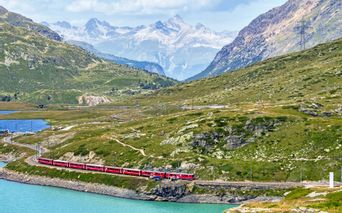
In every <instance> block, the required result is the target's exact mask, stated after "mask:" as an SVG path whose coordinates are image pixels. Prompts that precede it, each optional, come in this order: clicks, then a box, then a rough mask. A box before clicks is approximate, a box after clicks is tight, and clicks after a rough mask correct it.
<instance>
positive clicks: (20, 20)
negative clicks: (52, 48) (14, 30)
mask: <svg viewBox="0 0 342 213" xmlns="http://www.w3.org/2000/svg"><path fill="white" fill-rule="evenodd" d="M0 22H1V23H2V22H6V23H7V24H9V25H11V26H14V27H23V28H26V29H27V30H30V31H31V32H36V33H39V34H40V35H42V36H44V37H47V38H49V39H52V40H55V41H61V40H62V38H61V37H60V36H59V35H58V34H57V33H56V32H54V31H52V30H50V29H49V28H48V27H46V26H43V25H41V24H37V23H34V22H33V21H32V19H29V18H26V17H24V16H22V15H20V14H17V13H12V12H9V11H8V10H7V9H6V8H4V7H2V6H1V5H0Z"/></svg>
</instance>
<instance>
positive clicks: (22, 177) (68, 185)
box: [0, 168, 280, 205]
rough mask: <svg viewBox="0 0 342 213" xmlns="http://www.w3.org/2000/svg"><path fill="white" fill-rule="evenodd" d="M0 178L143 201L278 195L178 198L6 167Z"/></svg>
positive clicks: (225, 200) (228, 199)
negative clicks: (12, 169)
mask: <svg viewBox="0 0 342 213" xmlns="http://www.w3.org/2000/svg"><path fill="white" fill-rule="evenodd" d="M0 179H4V180H7V181H13V182H18V183H24V184H30V185H39V186H50V187H58V188H64V189H69V190H75V191H80V192H88V193H95V194H101V195H107V196H112V197H119V198H125V199H132V200H143V201H166V202H179V203H202V204H233V205H234V204H236V205H238V204H242V203H245V202H249V201H251V200H254V201H255V200H259V201H274V200H279V199H280V198H278V197H257V198H255V197H254V198H250V199H242V200H241V199H239V198H236V197H220V196H216V195H210V194H190V195H185V196H183V197H180V198H169V197H160V196H157V195H153V194H147V193H141V192H137V191H134V190H130V189H124V188H119V187H114V186H107V185H104V184H97V183H86V182H81V181H71V180H63V179H59V178H48V177H43V176H34V175H27V174H23V173H18V172H15V171H11V170H8V169H6V168H0Z"/></svg>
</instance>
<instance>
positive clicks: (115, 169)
mask: <svg viewBox="0 0 342 213" xmlns="http://www.w3.org/2000/svg"><path fill="white" fill-rule="evenodd" d="M105 172H107V173H113V174H122V168H121V167H112V166H106V167H105Z"/></svg>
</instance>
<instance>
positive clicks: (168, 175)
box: [38, 158, 195, 180]
mask: <svg viewBox="0 0 342 213" xmlns="http://www.w3.org/2000/svg"><path fill="white" fill-rule="evenodd" d="M38 162H39V163H41V164H46V165H51V166H58V167H65V168H71V169H80V170H89V171H96V172H105V173H113V174H123V175H130V176H142V177H154V178H156V177H157V178H160V179H175V180H194V179H195V175H193V174H186V173H174V172H159V171H148V170H140V169H128V168H121V167H112V166H103V165H95V164H84V163H75V162H68V161H62V160H52V159H48V158H38Z"/></svg>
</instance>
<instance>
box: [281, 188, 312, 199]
mask: <svg viewBox="0 0 342 213" xmlns="http://www.w3.org/2000/svg"><path fill="white" fill-rule="evenodd" d="M310 192H312V190H311V189H305V188H298V189H295V190H293V191H291V192H290V193H289V194H288V195H286V197H285V200H296V199H298V198H302V197H305V196H306V195H308V194H309V193H310Z"/></svg>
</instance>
